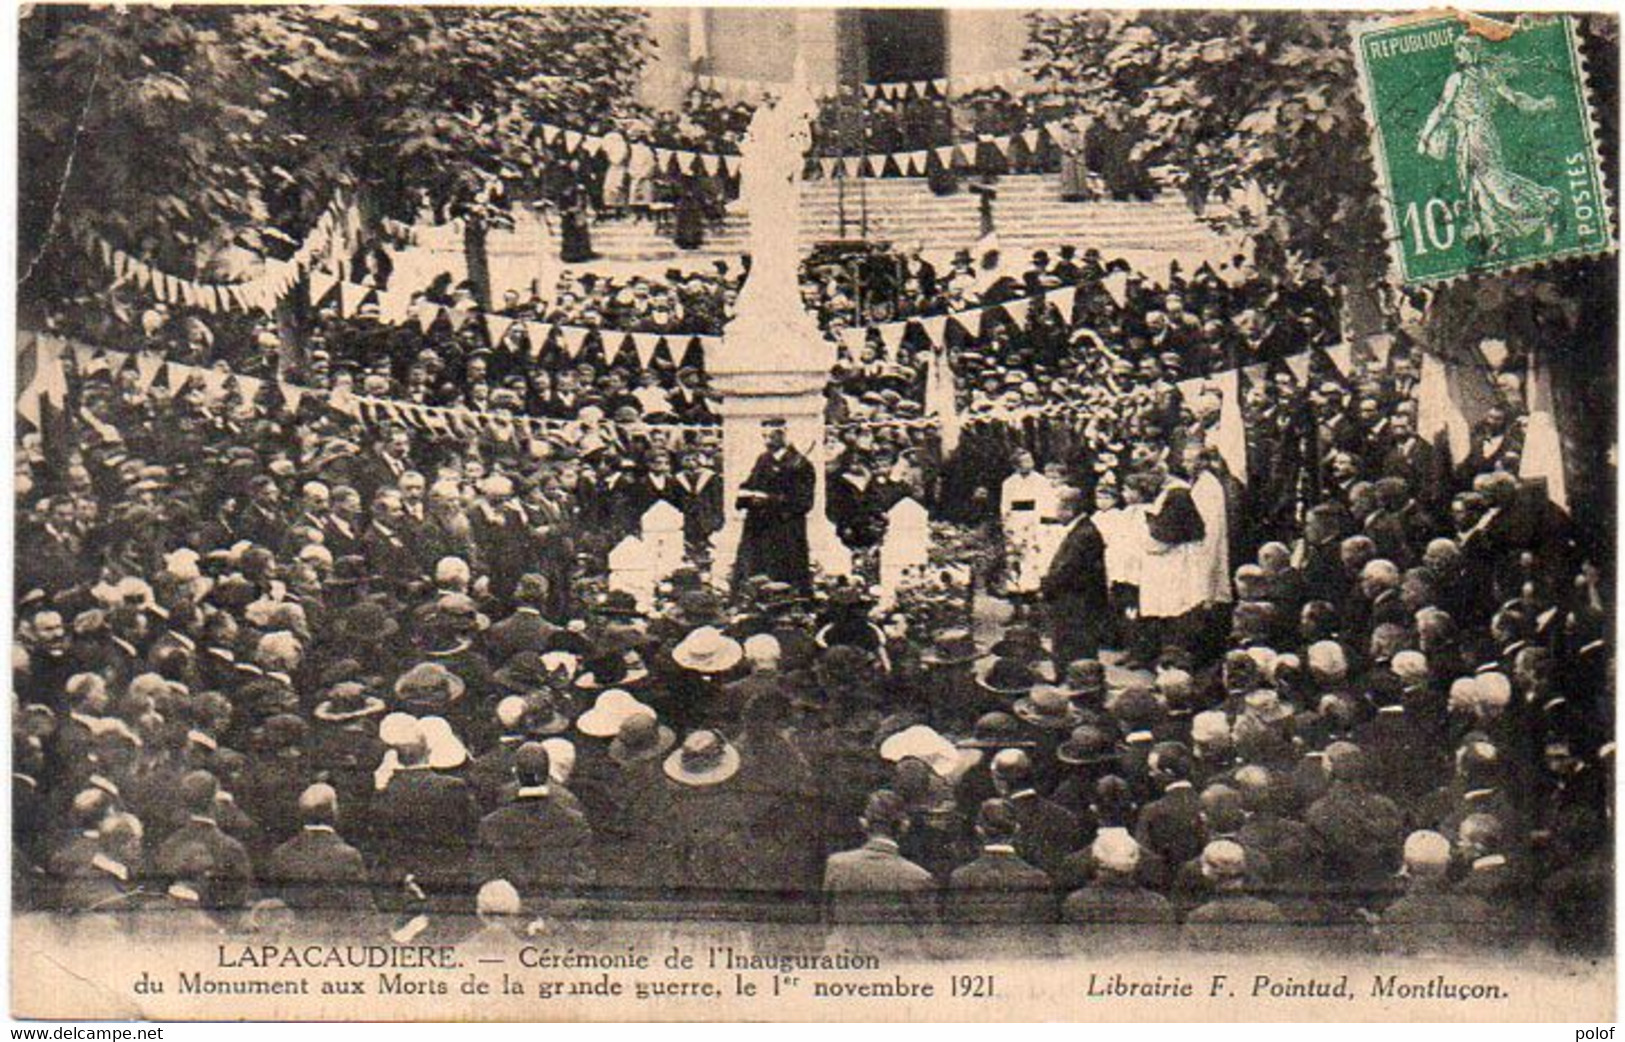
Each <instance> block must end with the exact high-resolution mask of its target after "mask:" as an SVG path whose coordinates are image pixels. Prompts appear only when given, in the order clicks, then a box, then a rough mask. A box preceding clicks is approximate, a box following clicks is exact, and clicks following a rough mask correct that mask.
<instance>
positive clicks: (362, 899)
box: [267, 784, 373, 923]
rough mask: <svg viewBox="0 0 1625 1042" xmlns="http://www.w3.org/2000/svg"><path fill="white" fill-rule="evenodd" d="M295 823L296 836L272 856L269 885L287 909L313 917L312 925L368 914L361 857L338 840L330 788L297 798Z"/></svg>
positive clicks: (336, 804) (310, 790) (312, 790)
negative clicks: (297, 821) (336, 916)
mask: <svg viewBox="0 0 1625 1042" xmlns="http://www.w3.org/2000/svg"><path fill="white" fill-rule="evenodd" d="M299 817H300V819H301V821H302V823H303V824H302V826H301V828H300V831H299V834H298V835H296V836H294V837H293V838H292V839H290V840H288V841H287V842H285V843H283V844H282V845H281V846H279V847H277V848H276V850H275V851H273V852H272V854H271V860H270V871H269V872H268V873H267V882H268V883H269V884H270V885H271V886H273V887H275V888H276V889H277V890H278V892H279V893H280V894H281V895H282V899H283V900H284V901H286V902H287V903H288V907H289V908H292V909H295V910H296V911H301V912H310V913H312V914H311V915H309V916H308V918H309V920H310V921H311V922H312V923H320V922H324V921H331V917H332V916H333V915H334V914H335V913H340V914H342V913H345V912H349V913H355V914H360V913H365V912H370V911H372V907H373V906H372V894H371V892H370V891H369V890H368V880H367V868H366V866H365V865H364V864H363V863H362V861H361V852H360V851H359V850H357V849H356V848H354V847H352V846H350V844H348V843H346V842H344V840H343V839H342V838H340V837H339V834H338V823H339V797H338V793H337V792H335V791H334V789H333V787H332V786H331V785H326V784H318V785H312V786H310V787H309V788H307V789H306V790H305V791H304V792H303V793H302V794H300V796H299Z"/></svg>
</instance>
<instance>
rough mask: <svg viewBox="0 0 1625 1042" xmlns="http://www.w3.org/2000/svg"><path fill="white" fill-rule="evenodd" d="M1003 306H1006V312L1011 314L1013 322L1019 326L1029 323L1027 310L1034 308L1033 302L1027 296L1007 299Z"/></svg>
mask: <svg viewBox="0 0 1625 1042" xmlns="http://www.w3.org/2000/svg"><path fill="white" fill-rule="evenodd" d="M1001 306H1002V307H1003V308H1004V313H1005V314H1006V315H1009V316H1010V321H1011V322H1014V323H1015V324H1016V325H1017V326H1025V325H1026V324H1027V312H1028V311H1030V310H1031V309H1032V306H1033V302H1032V301H1031V300H1029V299H1027V298H1022V299H1020V300H1009V301H1005V303H1004V304H1003V305H1001Z"/></svg>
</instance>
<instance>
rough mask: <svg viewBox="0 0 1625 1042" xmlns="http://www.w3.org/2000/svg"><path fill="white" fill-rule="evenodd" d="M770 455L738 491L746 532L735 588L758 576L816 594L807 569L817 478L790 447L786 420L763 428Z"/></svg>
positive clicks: (764, 456) (770, 422)
mask: <svg viewBox="0 0 1625 1042" xmlns="http://www.w3.org/2000/svg"><path fill="white" fill-rule="evenodd" d="M762 435H763V438H764V440H765V441H766V442H767V450H766V451H765V452H763V453H762V454H761V456H759V457H757V459H756V465H755V466H754V467H752V468H751V471H750V476H749V477H747V478H746V479H745V482H744V484H743V485H741V486H740V488H739V506H740V508H741V509H743V510H744V511H745V530H744V533H743V534H742V536H741V538H740V542H739V564H738V566H737V570H736V574H735V576H734V580H735V583H736V584H737V582H738V581H739V580H741V579H747V578H750V577H751V576H755V575H765V576H767V577H768V578H769V579H773V580H776V581H778V582H782V583H789V584H790V585H791V586H794V587H796V588H797V589H799V590H803V591H807V590H810V589H811V588H812V570H811V565H810V564H809V563H808V549H807V513H808V511H810V510H812V506H813V498H814V492H815V490H816V488H817V482H818V476H817V475H816V474H815V473H814V472H813V467H812V464H811V463H809V462H808V461H807V457H805V456H803V455H802V454H801V453H799V452H797V451H796V450H795V449H793V448H791V447H790V443H789V440H788V439H787V438H786V437H785V433H784V421H783V420H768V421H767V422H765V423H763V424H762Z"/></svg>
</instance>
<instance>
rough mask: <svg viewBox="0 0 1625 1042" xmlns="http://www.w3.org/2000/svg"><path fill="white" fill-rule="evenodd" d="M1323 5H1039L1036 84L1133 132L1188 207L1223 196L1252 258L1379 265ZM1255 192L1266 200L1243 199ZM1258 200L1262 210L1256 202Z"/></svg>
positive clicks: (1340, 52) (1350, 73)
mask: <svg viewBox="0 0 1625 1042" xmlns="http://www.w3.org/2000/svg"><path fill="white" fill-rule="evenodd" d="M1351 18H1352V16H1350V15H1346V14H1338V13H1331V12H1321V13H1313V12H1306V11H1279V12H1239V11H1207V12H1191V11H1179V12H1156V11H1143V12H1136V11H1112V12H1099V11H1095V12H1086V11H1072V12H1037V13H1034V14H1033V15H1031V16H1030V23H1031V30H1032V32H1031V43H1030V46H1029V49H1028V54H1027V57H1028V60H1029V62H1030V63H1031V64H1032V66H1033V69H1034V71H1035V73H1036V75H1037V77H1038V80H1039V82H1040V84H1041V85H1042V86H1043V88H1044V89H1046V90H1048V91H1049V92H1051V93H1053V94H1054V95H1056V96H1057V98H1059V99H1063V100H1064V101H1065V103H1066V104H1067V105H1068V106H1069V107H1072V108H1075V109H1076V110H1078V111H1080V112H1083V113H1087V114H1089V115H1091V116H1094V117H1096V118H1099V117H1103V116H1106V115H1108V114H1110V113H1115V114H1116V115H1117V116H1118V117H1120V118H1122V119H1123V120H1124V121H1125V123H1127V124H1128V125H1129V126H1131V127H1134V128H1136V129H1137V130H1138V131H1139V132H1140V133H1141V134H1142V135H1143V144H1142V145H1141V149H1142V154H1143V158H1144V160H1145V162H1147V163H1148V164H1149V165H1151V166H1152V167H1153V168H1160V169H1159V170H1158V172H1159V174H1161V175H1162V176H1163V178H1164V180H1166V181H1168V182H1170V183H1172V184H1174V185H1175V186H1177V187H1179V188H1180V189H1182V190H1183V191H1184V192H1185V193H1186V194H1187V195H1188V196H1189V197H1190V198H1191V200H1192V201H1193V202H1194V203H1196V204H1197V205H1199V206H1200V205H1203V204H1205V203H1207V202H1208V201H1210V200H1215V199H1220V198H1228V199H1230V200H1231V201H1232V202H1233V203H1234V204H1235V210H1234V213H1233V219H1235V220H1236V221H1238V222H1240V223H1242V224H1244V225H1246V226H1248V227H1249V228H1250V229H1251V230H1252V231H1253V232H1254V233H1255V234H1256V235H1257V237H1258V239H1259V240H1260V246H1261V260H1276V261H1279V260H1280V259H1282V258H1284V257H1288V256H1297V257H1303V258H1317V259H1320V260H1322V261H1324V262H1325V263H1327V264H1328V265H1329V266H1331V267H1332V268H1334V270H1335V271H1336V272H1337V273H1338V274H1340V275H1342V276H1343V277H1344V278H1345V279H1346V278H1348V277H1349V276H1356V277H1365V276H1369V275H1370V274H1371V273H1372V271H1373V264H1374V263H1377V264H1380V261H1381V256H1382V238H1381V236H1382V235H1383V234H1384V231H1383V227H1382V222H1381V214H1380V213H1379V212H1378V211H1377V209H1376V207H1375V200H1376V194H1375V184H1374V178H1373V173H1372V170H1373V168H1372V164H1371V157H1370V154H1369V144H1368V142H1369V135H1368V132H1367V129H1366V126H1365V123H1364V117H1363V113H1362V112H1361V107H1360V100H1359V97H1358V94H1357V91H1356V85H1355V71H1354V63H1353V58H1352V47H1351V43H1350V37H1349V32H1348V26H1349V22H1350V20H1351ZM1258 194H1261V195H1262V199H1263V202H1264V205H1263V206H1262V207H1259V206H1257V205H1251V206H1249V205H1248V204H1247V202H1246V199H1247V198H1248V197H1249V196H1256V195H1258ZM1261 210H1262V211H1263V212H1260V211H1261Z"/></svg>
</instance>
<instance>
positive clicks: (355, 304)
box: [339, 282, 370, 318]
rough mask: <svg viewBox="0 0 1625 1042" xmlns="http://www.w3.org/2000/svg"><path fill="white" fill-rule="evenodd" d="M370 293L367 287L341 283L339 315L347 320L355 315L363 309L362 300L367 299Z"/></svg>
mask: <svg viewBox="0 0 1625 1042" xmlns="http://www.w3.org/2000/svg"><path fill="white" fill-rule="evenodd" d="M369 292H370V290H368V289H367V287H366V286H362V285H359V284H357V283H354V282H340V283H339V314H340V315H342V316H343V317H345V318H349V317H350V316H352V315H354V314H355V313H356V310H357V309H358V308H360V307H361V298H362V297H365V296H366V295H367V294H368V293H369Z"/></svg>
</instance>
